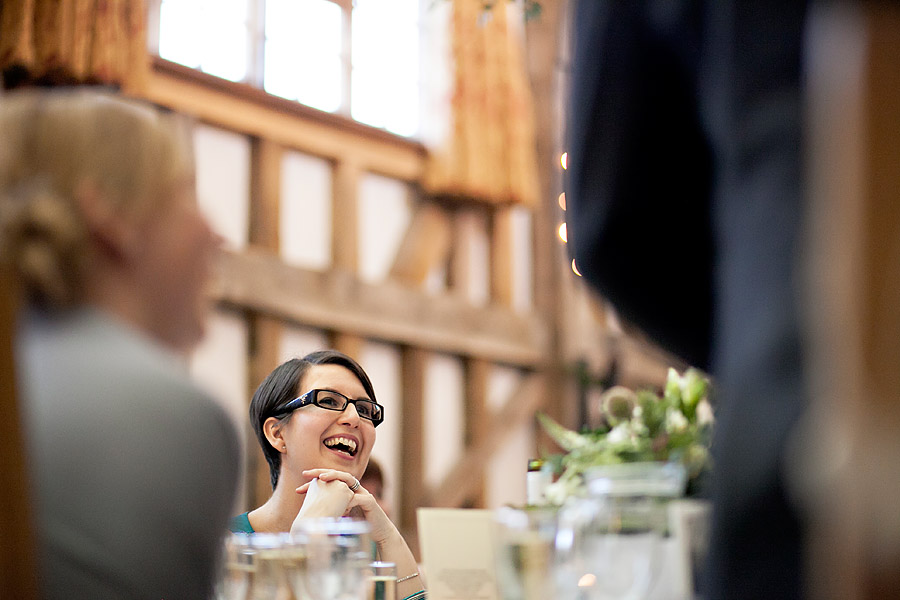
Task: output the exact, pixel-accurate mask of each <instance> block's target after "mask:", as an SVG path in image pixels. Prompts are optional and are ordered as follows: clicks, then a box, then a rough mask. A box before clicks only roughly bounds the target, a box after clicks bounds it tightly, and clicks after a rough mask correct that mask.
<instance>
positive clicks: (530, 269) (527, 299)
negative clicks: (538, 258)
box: [512, 207, 534, 313]
mask: <svg viewBox="0 0 900 600" xmlns="http://www.w3.org/2000/svg"><path fill="white" fill-rule="evenodd" d="M512 214H513V217H512V221H513V234H512V238H513V241H512V244H513V277H512V281H513V298H512V300H513V302H512V304H513V309H514V310H516V311H518V312H521V313H527V312H530V311H531V307H532V304H533V302H534V293H533V285H534V284H533V275H532V274H533V273H534V254H533V249H532V246H533V245H532V239H533V235H532V228H531V219H532V214H531V211H530V210H528V209H526V208H523V207H518V208H515V209H513V213H512Z"/></svg>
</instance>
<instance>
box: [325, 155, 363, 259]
mask: <svg viewBox="0 0 900 600" xmlns="http://www.w3.org/2000/svg"><path fill="white" fill-rule="evenodd" d="M360 176H361V171H360V169H359V166H358V165H357V164H356V163H354V162H353V161H352V160H349V159H344V160H339V161H337V162H336V163H335V165H334V177H333V182H334V183H333V184H332V186H331V259H332V263H331V264H332V266H333V268H335V269H341V270H343V271H346V272H348V273H356V272H357V269H358V268H359V179H360Z"/></svg>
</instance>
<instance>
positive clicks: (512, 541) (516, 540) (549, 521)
mask: <svg viewBox="0 0 900 600" xmlns="http://www.w3.org/2000/svg"><path fill="white" fill-rule="evenodd" d="M495 523H496V529H495V531H496V535H495V548H494V550H495V552H494V554H495V560H496V564H497V584H498V586H499V592H500V597H501V598H503V599H504V600H544V599H545V598H565V597H567V595H566V588H572V589H574V585H573V584H572V577H571V575H570V573H569V572H568V571H569V566H570V565H569V562H568V558H569V555H568V554H567V548H566V547H565V544H562V545H559V544H558V541H559V540H557V536H558V533H559V530H558V511H557V509H556V508H555V507H527V508H514V507H508V506H505V507H503V508H500V509H498V510H497V511H496V512H495Z"/></svg>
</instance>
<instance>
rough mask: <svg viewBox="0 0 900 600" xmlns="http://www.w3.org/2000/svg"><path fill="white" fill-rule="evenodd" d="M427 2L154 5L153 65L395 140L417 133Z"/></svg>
mask: <svg viewBox="0 0 900 600" xmlns="http://www.w3.org/2000/svg"><path fill="white" fill-rule="evenodd" d="M432 4H433V0H152V1H151V3H150V11H151V13H150V19H149V22H150V23H153V24H154V25H153V26H152V27H151V33H150V35H149V38H150V43H151V46H154V45H155V47H153V48H152V50H153V51H156V52H158V53H159V56H161V57H162V58H165V59H167V60H171V61H173V62H177V63H180V64H183V65H186V66H189V67H192V68H196V69H199V70H201V71H204V72H206V73H210V74H212V75H216V76H218V77H222V78H225V79H229V80H231V81H239V82H245V83H248V84H251V85H255V86H257V87H260V88H262V89H264V90H265V91H266V92H268V93H270V94H273V95H276V96H281V97H283V98H287V99H290V100H296V101H298V102H301V103H303V104H306V105H308V106H311V107H314V108H317V109H319V110H323V111H328V112H334V113H338V114H343V115H345V116H348V117H352V118H353V119H355V120H357V121H360V122H362V123H366V124H368V125H372V126H374V127H381V128H384V129H387V130H388V131H391V132H393V133H396V134H398V135H405V136H415V135H418V134H419V132H420V122H421V112H422V111H421V109H420V106H421V104H422V97H423V93H422V77H421V73H422V69H421V63H420V59H419V57H420V55H421V53H422V47H421V46H422V40H423V37H424V36H423V19H422V14H421V13H422V12H423V11H428V10H429V6H430V5H432Z"/></svg>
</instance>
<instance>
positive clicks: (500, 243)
mask: <svg viewBox="0 0 900 600" xmlns="http://www.w3.org/2000/svg"><path fill="white" fill-rule="evenodd" d="M512 210H513V209H511V208H505V207H501V208H495V209H494V210H493V211H492V218H491V266H490V271H491V301H492V302H494V303H496V304H499V305H501V306H506V307H511V306H512V304H513V269H514V265H515V257H514V256H513V217H512ZM534 250H535V254H537V252H538V248H537V247H535V249H534ZM535 266H537V260H536V259H535Z"/></svg>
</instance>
